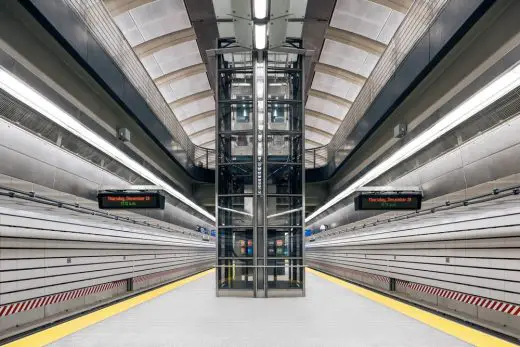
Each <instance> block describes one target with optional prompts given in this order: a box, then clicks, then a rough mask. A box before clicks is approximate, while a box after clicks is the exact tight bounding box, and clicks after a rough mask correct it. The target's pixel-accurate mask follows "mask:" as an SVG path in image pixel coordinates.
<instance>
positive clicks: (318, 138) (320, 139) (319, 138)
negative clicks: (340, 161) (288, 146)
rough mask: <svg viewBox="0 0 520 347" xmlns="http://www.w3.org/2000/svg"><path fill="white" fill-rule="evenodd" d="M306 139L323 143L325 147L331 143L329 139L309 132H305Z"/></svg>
mask: <svg viewBox="0 0 520 347" xmlns="http://www.w3.org/2000/svg"><path fill="white" fill-rule="evenodd" d="M305 138H306V139H308V140H311V141H315V142H318V143H321V144H323V145H326V144H327V143H329V141H330V138H329V137H327V136H323V135H321V134H318V133H316V132H314V131H309V130H305Z"/></svg>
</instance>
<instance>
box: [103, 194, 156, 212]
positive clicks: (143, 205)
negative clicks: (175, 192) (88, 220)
mask: <svg viewBox="0 0 520 347" xmlns="http://www.w3.org/2000/svg"><path fill="white" fill-rule="evenodd" d="M164 200H165V199H164V195H161V194H160V193H157V192H144V193H139V192H131V193H130V192H114V193H111V192H103V193H98V203H99V208H100V209H133V208H140V209H161V210H163V209H164Z"/></svg>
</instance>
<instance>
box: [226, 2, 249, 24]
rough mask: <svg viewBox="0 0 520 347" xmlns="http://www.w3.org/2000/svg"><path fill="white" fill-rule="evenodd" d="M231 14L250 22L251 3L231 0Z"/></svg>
mask: <svg viewBox="0 0 520 347" xmlns="http://www.w3.org/2000/svg"><path fill="white" fill-rule="evenodd" d="M231 14H232V16H233V17H239V18H243V19H248V20H251V1H244V0H231Z"/></svg>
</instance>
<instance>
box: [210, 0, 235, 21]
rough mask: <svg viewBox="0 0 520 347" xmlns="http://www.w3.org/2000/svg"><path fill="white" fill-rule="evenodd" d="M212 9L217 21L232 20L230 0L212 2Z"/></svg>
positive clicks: (214, 0)
mask: <svg viewBox="0 0 520 347" xmlns="http://www.w3.org/2000/svg"><path fill="white" fill-rule="evenodd" d="M213 8H214V9H215V17H216V18H217V19H229V18H233V17H232V15H231V14H232V10H231V0H213Z"/></svg>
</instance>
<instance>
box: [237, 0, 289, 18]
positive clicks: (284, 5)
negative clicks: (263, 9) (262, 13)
mask: <svg viewBox="0 0 520 347" xmlns="http://www.w3.org/2000/svg"><path fill="white" fill-rule="evenodd" d="M238 1H240V0H238ZM291 2H294V1H289V0H273V1H271V7H270V9H269V13H270V14H271V18H279V17H284V16H289V8H290V3H291Z"/></svg>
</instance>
